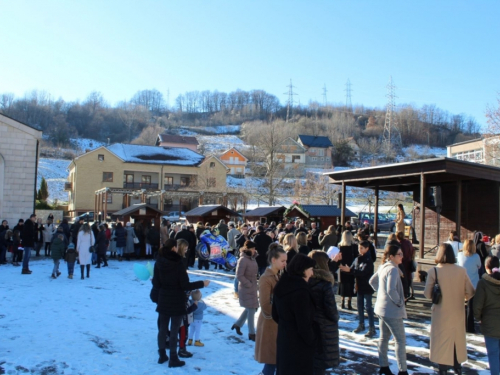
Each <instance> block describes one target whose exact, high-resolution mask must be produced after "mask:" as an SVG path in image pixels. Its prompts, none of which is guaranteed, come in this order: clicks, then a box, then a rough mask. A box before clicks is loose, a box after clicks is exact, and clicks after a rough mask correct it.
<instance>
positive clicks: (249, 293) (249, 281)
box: [236, 253, 259, 309]
mask: <svg viewBox="0 0 500 375" xmlns="http://www.w3.org/2000/svg"><path fill="white" fill-rule="evenodd" d="M256 255H257V254H256ZM258 273H259V268H258V266H257V262H256V261H255V256H253V257H252V256H250V255H247V254H245V253H241V256H240V259H239V260H238V265H237V266H236V278H237V279H238V299H239V301H240V306H241V307H244V308H247V309H257V308H258V307H259V299H258V298H257V289H258V285H257V274H258Z"/></svg>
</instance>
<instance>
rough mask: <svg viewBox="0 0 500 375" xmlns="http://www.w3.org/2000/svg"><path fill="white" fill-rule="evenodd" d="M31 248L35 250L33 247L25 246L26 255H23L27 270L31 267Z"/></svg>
mask: <svg viewBox="0 0 500 375" xmlns="http://www.w3.org/2000/svg"><path fill="white" fill-rule="evenodd" d="M31 250H33V248H32V247H27V246H26V247H25V248H24V255H23V270H27V269H28V268H30V258H31Z"/></svg>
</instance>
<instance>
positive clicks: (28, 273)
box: [21, 268, 31, 275]
mask: <svg viewBox="0 0 500 375" xmlns="http://www.w3.org/2000/svg"><path fill="white" fill-rule="evenodd" d="M21 275H31V271H30V270H29V268H23V270H22V271H21Z"/></svg>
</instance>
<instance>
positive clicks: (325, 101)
mask: <svg viewBox="0 0 500 375" xmlns="http://www.w3.org/2000/svg"><path fill="white" fill-rule="evenodd" d="M327 92H328V90H327V89H326V83H325V84H324V85H323V106H324V107H326V103H327V99H326V93H327Z"/></svg>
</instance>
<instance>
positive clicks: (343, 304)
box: [342, 300, 345, 310]
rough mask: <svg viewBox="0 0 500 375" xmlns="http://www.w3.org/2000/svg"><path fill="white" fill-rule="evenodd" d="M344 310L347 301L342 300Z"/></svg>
mask: <svg viewBox="0 0 500 375" xmlns="http://www.w3.org/2000/svg"><path fill="white" fill-rule="evenodd" d="M342 310H345V301H344V300H342Z"/></svg>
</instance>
